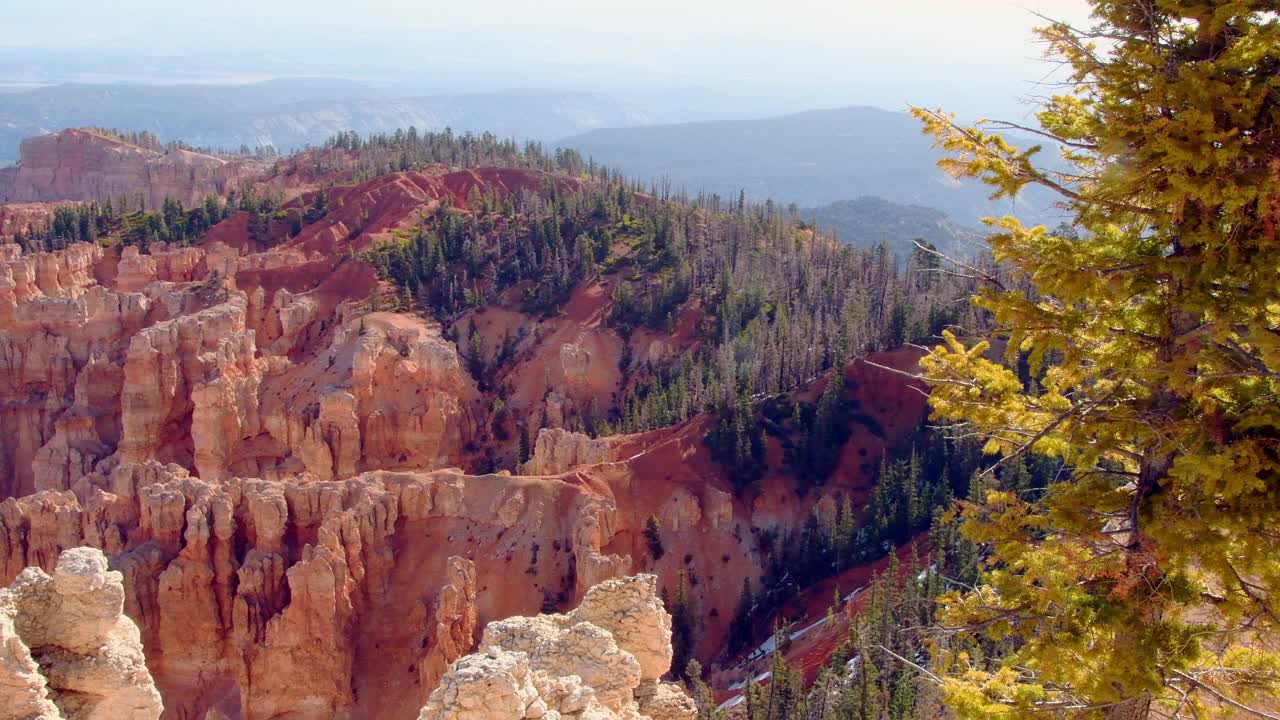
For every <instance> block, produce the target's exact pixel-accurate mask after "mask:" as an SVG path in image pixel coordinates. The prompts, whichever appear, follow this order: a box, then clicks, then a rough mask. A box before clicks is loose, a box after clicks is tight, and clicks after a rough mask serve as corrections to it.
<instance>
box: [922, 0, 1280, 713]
mask: <svg viewBox="0 0 1280 720" xmlns="http://www.w3.org/2000/svg"><path fill="white" fill-rule="evenodd" d="M1092 5H1093V10H1094V21H1095V27H1093V28H1091V29H1089V30H1081V29H1077V28H1075V27H1072V26H1070V25H1068V24H1065V23H1055V24H1053V25H1051V26H1049V27H1047V28H1045V29H1043V30H1042V31H1041V36H1042V38H1043V39H1044V40H1045V41H1046V42H1047V47H1048V48H1049V51H1050V52H1051V53H1052V54H1053V55H1055V56H1056V57H1057V58H1059V59H1061V60H1063V61H1065V64H1066V65H1067V67H1068V68H1069V69H1070V71H1071V73H1072V75H1071V81H1072V84H1071V85H1070V86H1068V88H1067V89H1066V91H1065V92H1064V93H1063V94H1060V95H1056V96H1054V97H1052V98H1050V99H1048V100H1047V101H1045V103H1044V104H1043V107H1042V109H1041V112H1040V113H1039V114H1038V116H1037V117H1038V120H1039V128H1032V129H1031V131H1032V132H1034V133H1039V134H1041V135H1046V136H1048V137H1049V138H1050V139H1052V140H1053V141H1054V142H1055V143H1057V144H1058V146H1059V147H1061V148H1062V154H1063V159H1064V160H1065V162H1066V163H1067V164H1068V165H1069V166H1070V167H1069V170H1068V171H1067V172H1058V171H1048V170H1043V169H1041V168H1040V167H1039V166H1037V164H1036V163H1035V162H1034V160H1035V158H1034V155H1035V152H1036V150H1037V149H1038V148H1032V149H1030V150H1027V151H1021V150H1017V149H1015V148H1014V147H1012V146H1011V145H1010V144H1009V143H1008V142H1007V141H1006V140H1005V139H1003V138H1002V137H1000V136H999V135H998V134H997V132H998V131H999V130H1001V129H1006V128H1008V125H996V126H994V127H992V126H982V127H974V128H970V127H961V126H959V125H957V124H956V123H955V122H954V121H953V120H952V119H951V117H950V116H948V115H945V114H943V113H941V112H930V111H924V110H917V111H916V113H917V115H919V116H920V117H921V118H922V119H923V120H924V122H925V123H926V125H927V127H928V129H929V130H931V131H933V132H934V133H935V134H936V136H937V137H938V138H939V140H940V142H941V144H942V145H943V146H944V147H945V148H946V149H947V150H949V151H951V152H952V154H953V158H951V159H949V160H946V161H944V166H945V167H946V168H948V169H949V170H951V171H952V172H954V173H955V174H956V175H959V176H971V177H981V178H982V179H983V180H985V181H986V182H988V183H990V184H991V185H992V186H993V187H995V188H996V190H997V193H998V194H1001V195H1011V194H1013V193H1015V192H1017V191H1019V190H1021V189H1022V188H1024V187H1025V186H1027V185H1033V184H1034V185H1039V186H1041V187H1045V188H1048V189H1049V190H1051V191H1053V192H1056V193H1058V194H1059V195H1060V196H1061V197H1062V200H1063V203H1064V206H1065V207H1066V208H1067V209H1069V211H1070V212H1071V215H1072V218H1071V219H1072V223H1071V224H1072V226H1073V227H1074V228H1075V229H1076V230H1078V238H1077V239H1072V238H1069V237H1061V236H1057V235H1054V234H1053V233H1050V232H1047V231H1046V230H1045V229H1044V228H1043V227H1034V228H1028V227H1025V226H1023V225H1022V224H1020V223H1019V222H1018V221H1017V220H1016V219H1013V218H1005V219H1003V220H1000V221H997V222H995V223H994V224H995V228H996V234H995V235H994V236H993V237H992V238H991V244H992V249H993V251H994V253H995V256H996V258H997V260H998V261H999V262H1000V263H1001V264H1002V266H1003V267H1004V268H1005V272H1002V273H1001V275H1000V276H998V277H997V276H996V275H991V276H990V280H991V282H990V287H989V288H988V289H986V290H984V291H983V292H982V294H981V295H980V296H979V299H978V300H977V302H978V304H979V306H981V307H982V308H984V309H986V310H988V311H990V312H991V313H992V314H993V316H994V318H995V320H996V322H997V323H998V329H999V334H1002V335H1005V336H1007V337H1008V348H1009V352H1010V355H1012V354H1013V353H1017V352H1025V353H1028V354H1029V357H1030V361H1029V362H1030V366H1031V369H1032V374H1033V375H1036V374H1038V372H1039V370H1040V369H1041V367H1042V365H1043V363H1044V359H1045V358H1046V356H1047V355H1048V354H1049V353H1050V352H1051V351H1054V352H1055V353H1056V358H1055V360H1056V362H1055V363H1054V365H1053V366H1052V367H1051V368H1049V369H1048V370H1047V372H1045V373H1044V379H1043V381H1042V382H1041V383H1040V384H1041V386H1042V387H1041V388H1040V389H1039V391H1038V392H1029V391H1028V390H1027V389H1026V387H1025V386H1024V384H1023V383H1022V382H1021V381H1020V379H1019V377H1018V376H1017V373H1016V371H1015V370H1013V369H1010V368H1007V367H1005V366H1002V365H1000V364H998V363H996V362H994V361H992V360H990V359H988V357H987V356H986V355H985V353H986V350H987V347H988V345H987V343H986V342H978V343H976V344H974V345H972V346H965V345H963V344H962V343H961V341H960V340H959V339H957V338H956V337H953V336H951V335H950V334H947V335H946V343H945V345H943V346H940V347H939V348H937V349H936V350H935V351H934V352H933V354H932V355H930V356H929V357H927V358H926V359H925V360H924V361H923V362H922V363H921V365H922V368H923V375H924V376H925V377H927V378H929V379H930V381H931V383H932V385H933V393H932V400H931V402H932V405H933V408H934V412H935V414H936V416H937V417H938V418H939V419H941V420H950V421H963V422H967V423H969V424H970V425H971V427H972V428H974V429H975V430H977V431H979V432H981V433H983V434H984V435H985V436H986V438H987V446H986V449H987V451H988V452H991V453H999V454H1002V455H1003V456H1004V457H1005V458H1006V461H1005V462H1006V463H1008V462H1013V461H1015V460H1017V459H1018V458H1019V457H1020V456H1021V455H1023V454H1024V453H1027V452H1036V453H1043V454H1048V455H1052V456H1055V457H1058V458H1061V459H1062V460H1063V461H1064V462H1066V463H1067V464H1068V466H1069V472H1065V473H1063V477H1061V478H1060V479H1058V480H1056V481H1054V482H1052V483H1050V484H1049V485H1048V486H1047V487H1046V488H1045V490H1044V491H1043V492H1042V493H1039V494H1038V496H1037V497H1034V498H1028V497H1023V496H1021V495H1018V494H1015V493H1012V492H1008V491H1007V490H1005V489H999V490H988V491H987V492H986V494H985V502H983V503H982V504H974V505H972V506H970V507H969V508H968V510H967V511H966V516H967V517H968V524H967V527H966V534H967V535H968V536H969V537H970V538H972V539H974V540H977V541H980V542H983V543H985V544H986V547H988V548H989V551H990V557H989V559H988V564H989V566H990V570H988V571H987V572H984V573H983V575H982V580H981V586H980V587H979V588H978V589H977V590H976V591H973V592H968V593H965V594H963V595H962V596H958V597H956V598H954V599H953V601H951V602H950V603H949V606H948V608H947V612H946V613H945V616H944V622H945V623H946V624H947V625H949V626H968V627H972V628H974V630H973V633H972V635H971V638H970V639H971V641H972V642H987V643H991V642H994V641H995V639H996V638H1001V639H1002V643H1001V648H1002V649H1004V650H1005V651H1006V652H1005V653H1004V654H1003V656H1002V657H999V658H992V659H990V660H986V661H983V660H981V659H980V658H978V657H977V656H975V655H973V654H967V655H960V654H958V653H957V654H953V655H951V656H950V657H948V658H945V659H944V660H945V661H944V662H943V664H942V667H943V669H945V670H947V671H949V672H951V673H952V674H953V675H952V677H951V678H949V680H948V682H947V684H946V685H945V686H944V688H943V689H944V692H945V693H946V697H947V700H948V702H949V703H950V704H951V706H952V707H954V708H955V709H956V710H957V711H958V712H960V713H961V714H962V715H963V716H965V717H974V718H977V717H990V716H992V715H993V714H999V713H1003V712H1008V706H1010V705H1012V706H1015V708H1016V710H1015V712H1017V713H1023V714H1026V713H1032V712H1039V711H1041V710H1042V709H1043V708H1046V707H1050V708H1051V707H1059V708H1064V711H1065V709H1067V708H1072V707H1078V708H1098V709H1097V710H1096V711H1095V710H1079V711H1078V712H1077V713H1076V714H1079V715H1081V716H1102V717H1106V718H1116V719H1120V718H1123V719H1124V720H1134V719H1141V718H1146V717H1150V716H1153V715H1156V714H1157V713H1166V714H1167V713H1170V712H1172V711H1173V709H1174V708H1175V707H1182V705H1181V703H1184V702H1190V703H1194V704H1195V705H1196V706H1197V707H1198V708H1203V709H1204V710H1203V712H1206V713H1207V712H1209V708H1211V707H1213V708H1219V709H1222V710H1228V709H1229V710H1230V711H1232V712H1243V713H1246V714H1250V713H1251V714H1252V716H1255V717H1263V716H1265V715H1263V711H1261V710H1257V709H1254V710H1248V711H1246V710H1242V708H1246V707H1249V706H1250V705H1251V704H1254V703H1258V702H1259V701H1260V700H1261V699H1263V698H1274V697H1276V696H1277V695H1280V673H1277V671H1276V668H1277V667H1278V666H1280V654H1277V653H1276V652H1275V651H1274V650H1272V648H1274V647H1275V645H1274V644H1272V639H1274V638H1275V636H1276V633H1277V631H1280V623H1278V621H1277V615H1276V613H1275V610H1274V598H1275V597H1276V595H1277V592H1280V559H1278V558H1277V556H1276V554H1275V552H1274V550H1273V548H1274V546H1275V528H1277V527H1280V503H1278V502H1277V499H1278V498H1280V462H1278V461H1277V438H1280V415H1277V413H1276V403H1275V398H1276V397H1277V396H1280V335H1277V334H1276V328H1277V327H1280V311H1278V310H1277V308H1280V283H1278V282H1276V269H1277V268H1278V267H1280V241H1278V240H1277V235H1276V232H1277V230H1276V228H1277V225H1276V218H1277V211H1278V208H1280V166H1277V165H1276V160H1275V158H1276V157H1277V155H1278V153H1277V140H1276V138H1277V137H1280V101H1277V92H1280V91H1278V89H1277V88H1278V86H1277V79H1276V78H1277V77H1280V20H1278V19H1277V17H1276V14H1275V10H1276V6H1275V3H1274V2H1270V1H1269V0H1203V1H1201V2H1164V1H1161V2H1136V1H1135V2H1103V1H1102V0H1095V1H1094V2H1093V3H1092ZM1099 42H1105V45H1106V47H1105V50H1101V49H1099V48H1098V43H1099ZM1023 288H1029V289H1031V290H1032V291H1033V292H1030V293H1028V292H1023V291H1022V289H1023ZM1009 360H1010V364H1012V360H1013V358H1012V357H1010V358H1009ZM1210 637H1212V641H1211V642H1210V641H1209V640H1208V638H1210ZM960 647H966V645H961V646H960ZM983 657H990V656H989V655H986V656H983ZM1184 698H1185V700H1184Z"/></svg>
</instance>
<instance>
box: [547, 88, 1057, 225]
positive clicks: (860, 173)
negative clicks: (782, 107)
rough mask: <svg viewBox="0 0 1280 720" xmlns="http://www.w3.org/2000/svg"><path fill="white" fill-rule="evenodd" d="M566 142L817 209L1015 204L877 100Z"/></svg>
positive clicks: (629, 163) (1033, 202)
mask: <svg viewBox="0 0 1280 720" xmlns="http://www.w3.org/2000/svg"><path fill="white" fill-rule="evenodd" d="M559 144H560V145H561V146H564V147H571V148H574V149H576V150H578V151H579V152H581V153H583V154H584V155H586V156H589V157H590V158H592V159H593V160H595V161H596V162H601V163H604V164H607V165H612V166H617V167H620V168H622V169H623V170H625V171H626V172H627V173H628V174H630V175H633V176H635V177H641V178H649V177H663V176H666V177H669V178H670V179H671V180H673V181H674V182H676V183H677V184H681V185H684V186H686V187H687V188H688V189H689V190H690V191H693V192H697V191H707V192H713V193H718V194H721V195H726V196H736V195H737V193H738V192H739V191H740V190H745V192H746V193H747V194H748V195H750V196H752V197H755V198H772V199H774V200H777V201H781V202H787V203H789V202H794V203H798V204H800V205H807V206H816V205H822V204H826V203H833V202H838V201H842V200H847V199H848V198H851V197H859V196H863V195H874V196H878V197H882V198H885V199H886V200H889V201H892V202H895V203H900V204H913V205H922V206H929V207H935V208H938V209H939V210H942V211H943V212H945V213H946V214H948V215H949V216H951V218H953V219H954V220H955V221H957V222H959V223H961V224H971V225H977V224H978V223H979V221H980V219H981V218H982V217H984V216H988V215H993V214H1005V213H1008V212H1009V211H1010V210H1011V208H1012V203H1011V202H1009V201H1000V202H993V201H991V200H990V195H991V189H990V188H989V187H987V186H985V185H981V184H979V183H976V182H958V181H956V180H955V179H954V178H951V177H949V176H947V175H945V174H944V173H943V172H942V171H941V170H939V169H938V168H937V167H936V162H937V160H938V158H939V157H941V155H940V153H939V151H938V150H936V149H935V148H933V146H932V142H931V140H930V139H929V138H927V137H925V136H924V135H923V133H922V132H921V126H920V123H919V122H917V121H916V120H915V119H914V118H912V117H911V116H910V115H907V114H906V113H900V112H891V111H888V110H881V109H879V108H873V107H865V106H863V107H847V108H838V109H832V110H811V111H807V112H801V113H796V114H793V115H784V116H779V117H771V118H763V119H757V120H722V121H709V122H692V123H680V124H673V125H648V126H644V127H630V128H608V129H598V130H592V131H589V132H586V133H583V134H580V135H575V136H571V137H567V138H564V139H562V140H560V142H559ZM1022 144H1024V145H1026V144H1030V143H1022ZM1049 207H1050V206H1049V202H1048V199H1047V196H1046V195H1044V194H1043V193H1037V192H1035V191H1034V190H1032V191H1031V192H1028V193H1026V194H1025V197H1020V198H1019V199H1018V204H1017V209H1018V212H1019V214H1020V215H1022V216H1023V217H1028V218H1029V219H1040V218H1041V217H1042V216H1044V215H1046V214H1047V211H1048V209H1049Z"/></svg>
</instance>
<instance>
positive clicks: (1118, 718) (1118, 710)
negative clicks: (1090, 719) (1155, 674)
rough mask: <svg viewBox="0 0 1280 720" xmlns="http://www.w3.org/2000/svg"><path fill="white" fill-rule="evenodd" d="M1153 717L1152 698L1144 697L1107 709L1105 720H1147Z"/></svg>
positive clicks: (1104, 714) (1104, 715)
mask: <svg viewBox="0 0 1280 720" xmlns="http://www.w3.org/2000/svg"><path fill="white" fill-rule="evenodd" d="M1150 715H1151V696H1150V695H1143V696H1142V697H1136V698H1133V699H1131V700H1125V701H1123V702H1121V703H1119V704H1118V705H1113V706H1111V707H1109V708H1107V710H1106V712H1105V713H1103V718H1105V720H1147V718H1148V717H1150Z"/></svg>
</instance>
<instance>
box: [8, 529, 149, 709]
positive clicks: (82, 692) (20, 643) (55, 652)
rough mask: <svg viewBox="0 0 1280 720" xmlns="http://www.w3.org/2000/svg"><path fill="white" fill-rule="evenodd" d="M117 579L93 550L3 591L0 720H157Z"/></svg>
mask: <svg viewBox="0 0 1280 720" xmlns="http://www.w3.org/2000/svg"><path fill="white" fill-rule="evenodd" d="M123 605H124V586H123V583H122V577H121V575H120V573H118V572H115V571H108V570H107V559H106V557H105V556H103V554H102V552H101V551H99V550H95V549H92V548H74V549H71V550H67V551H66V552H64V553H62V554H61V556H59V558H58V565H57V569H56V570H55V571H54V573H53V576H52V577H51V576H49V575H47V574H46V573H45V572H44V571H43V570H41V569H40V568H36V567H32V568H27V569H26V570H24V571H23V572H22V573H21V574H19V575H18V577H17V579H16V580H14V582H13V584H12V585H10V586H9V589H7V590H0V691H3V692H0V718H6V719H8V718H13V719H14V720H18V719H19V718H22V719H27V720H29V719H31V718H39V719H40V720H58V719H61V718H66V719H67V720H135V719H136V720H147V719H148V718H149V719H151V720H155V719H156V718H159V717H160V713H161V710H162V705H161V702H160V693H159V692H157V691H156V686H155V683H154V682H153V681H152V679H151V673H150V672H148V670H147V666H146V663H145V661H144V658H143V655H142V641H141V638H140V637H139V634H138V628H137V626H136V625H134V623H133V621H132V620H130V619H129V618H128V617H125V615H124V613H123V612H122V611H123Z"/></svg>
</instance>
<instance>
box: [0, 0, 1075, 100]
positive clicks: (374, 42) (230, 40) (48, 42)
mask: <svg viewBox="0 0 1280 720" xmlns="http://www.w3.org/2000/svg"><path fill="white" fill-rule="evenodd" d="M6 15H7V18H6V25H7V29H6V33H5V37H4V39H3V40H0V84H8V85H11V86H12V85H14V84H20V85H21V84H32V85H40V84H55V83H59V82H66V81H88V82H113V81H114V82H119V81H127V82H144V83H155V84H170V83H177V82H211V81H212V82H246V81H252V80H260V79H267V78H273V77H299V76H317V77H319V76H323V77H344V78H350V79H355V80H360V81H364V82H368V83H373V84H376V85H378V86H380V87H381V88H383V89H384V90H385V91H386V92H389V93H392V94H398V95H414V94H430V93H436V92H456V91H461V90H466V91H471V92H484V91H493V90H502V89H508V88H517V87H540V88H550V89H557V90H586V91H603V92H609V93H611V94H614V95H616V96H618V97H622V98H625V99H628V100H632V101H639V102H656V103H659V104H661V105H664V106H671V107H676V106H680V107H685V108H688V109H690V110H696V111H698V112H700V113H703V114H713V115H719V116H724V117H727V116H748V115H763V114H779V113H785V112H794V111H800V110H805V109H810V108H817V107H838V106H848V105H874V106H878V107H883V108H886V109H892V110H901V109H903V108H904V107H905V105H906V104H908V103H915V104H923V105H929V106H937V105H940V106H944V107H947V108H948V109H951V110H953V111H956V112H959V113H960V114H962V115H968V116H978V115H999V116H1002V117H1015V118H1021V117H1022V116H1023V115H1025V114H1026V110H1025V107H1024V105H1023V104H1022V103H1021V102H1020V101H1021V99H1022V98H1024V97H1026V96H1029V95H1033V94H1044V92H1043V90H1044V89H1043V88H1041V89H1039V90H1037V89H1036V83H1037V82H1039V81H1042V80H1043V79H1044V78H1045V77H1046V75H1048V74H1051V72H1052V69H1053V68H1052V66H1050V65H1047V64H1046V63H1045V62H1044V61H1043V60H1042V59H1041V58H1040V47H1039V46H1038V44H1037V43H1036V42H1035V40H1034V39H1033V38H1032V36H1031V33H1030V29H1031V28H1033V27H1035V26H1037V25H1041V24H1043V22H1044V21H1043V20H1042V18H1041V17H1039V16H1038V15H1043V16H1048V17H1054V18H1060V19H1065V20H1069V21H1071V22H1074V23H1081V22H1085V21H1087V19H1088V17H1087V10H1086V5H1085V3H1084V2H1083V1H1082V0H1017V1H1013V0H979V1H977V2H966V3H954V2H943V1H941V0H907V1H906V2H901V3H896V4H894V5H893V6H886V5H884V4H878V3H877V4H872V3H866V2H859V3H849V4H844V5H835V4H833V3H829V2H823V1H822V0H797V1H796V2H792V3H787V4H785V5H779V4H776V3H768V2H748V3H733V2H729V1H728V0H712V1H710V2H700V3H697V4H685V3H680V2H676V0H657V1H656V2H654V3H651V4H650V5H649V6H647V7H645V8H644V9H643V10H639V9H636V8H633V7H621V6H619V5H617V4H595V5H591V6H588V7H583V6H582V3H580V2H576V1H575V0H548V1H547V2H543V3H538V4H537V5H536V6H535V5H531V4H526V3H516V2H511V1H510V0H485V1H484V2H480V3H472V4H468V5H466V6H463V5H461V4H446V3H435V2H433V3H424V4H422V5H417V6H411V7H402V6H400V4H399V3H397V2H394V1H393V0H371V1H370V2H366V3H363V4H362V5H361V6H360V7H359V8H353V7H351V6H349V5H339V4H337V3H334V2H320V3H304V2H301V0H283V1H282V2H272V3H251V2H247V1H245V0H230V1H229V2H225V3H220V4H217V5H207V6H186V7H183V8H182V10H181V11H175V10H174V8H173V7H172V5H171V4H169V3H166V2H163V0H139V1H137V2H132V3H130V8H129V12H127V13H125V12H121V11H120V9H119V8H118V7H108V6H103V5H101V4H99V3H94V2H89V0H60V1H55V2H47V3H41V4H39V5H36V4H26V5H23V6H20V7H15V8H10V9H8V10H7V11H6ZM864 70H866V71H865V72H864ZM872 70H874V72H872ZM1011 89H1012V90H1011Z"/></svg>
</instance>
